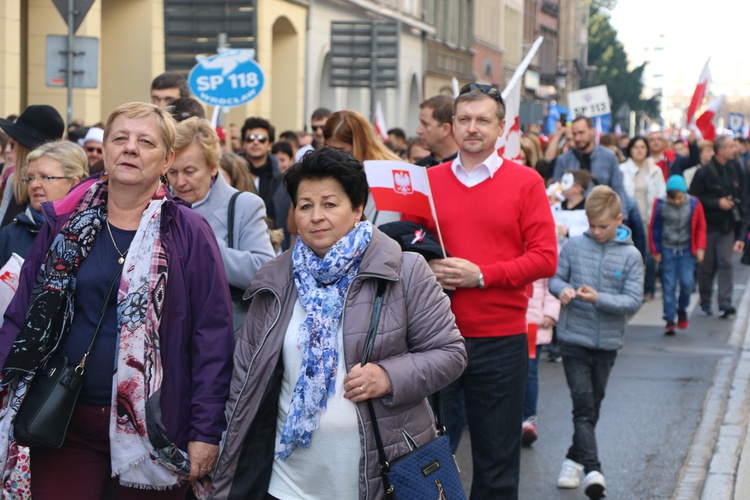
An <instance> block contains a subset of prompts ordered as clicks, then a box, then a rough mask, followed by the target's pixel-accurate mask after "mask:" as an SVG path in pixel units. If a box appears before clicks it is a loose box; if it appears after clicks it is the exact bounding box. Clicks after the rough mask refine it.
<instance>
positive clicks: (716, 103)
mask: <svg viewBox="0 0 750 500" xmlns="http://www.w3.org/2000/svg"><path fill="white" fill-rule="evenodd" d="M723 102H724V96H723V95H720V96H719V97H717V98H716V99H714V100H713V101H711V104H709V105H708V107H707V108H706V110H705V111H704V112H703V114H702V115H700V116H699V117H698V119H697V120H695V126H696V127H698V130H700V133H701V135H702V136H703V138H704V139H705V140H707V141H713V140H714V139H716V127H715V126H714V118H715V117H716V114H717V113H718V112H719V108H721V104H722V103H723Z"/></svg>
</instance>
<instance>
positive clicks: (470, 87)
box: [459, 83, 503, 103]
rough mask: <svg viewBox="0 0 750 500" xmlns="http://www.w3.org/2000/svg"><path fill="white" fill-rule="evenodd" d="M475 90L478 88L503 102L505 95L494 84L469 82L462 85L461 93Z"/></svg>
mask: <svg viewBox="0 0 750 500" xmlns="http://www.w3.org/2000/svg"><path fill="white" fill-rule="evenodd" d="M475 90H478V91H479V92H481V93H482V94H484V95H486V96H489V97H492V98H493V99H495V100H496V101H499V102H501V103H502V102H503V95H502V94H501V93H500V91H499V90H498V89H497V87H493V86H492V85H485V84H483V83H467V84H466V85H464V86H463V87H461V90H460V91H459V94H468V93H469V92H473V91H475Z"/></svg>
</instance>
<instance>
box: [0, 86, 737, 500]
mask: <svg viewBox="0 0 750 500" xmlns="http://www.w3.org/2000/svg"><path fill="white" fill-rule="evenodd" d="M151 97H152V103H127V104H123V105H122V106H120V107H118V108H117V109H115V110H114V111H112V113H111V114H110V115H109V117H108V118H107V120H106V122H104V123H97V124H94V125H92V126H90V127H84V126H83V125H82V124H80V123H73V124H69V125H68V126H67V127H66V125H65V124H64V122H63V120H62V118H61V117H60V115H59V113H58V112H57V111H56V110H55V109H54V108H52V107H51V106H47V105H32V106H29V107H28V108H27V109H25V110H24V111H23V112H22V113H21V114H20V115H18V116H11V117H8V118H7V119H4V120H0V129H2V131H3V132H2V133H0V142H2V146H3V147H2V151H3V158H2V160H3V169H2V182H3V186H2V201H1V202H0V219H2V229H0V260H2V262H0V265H2V264H3V263H5V262H6V261H10V260H11V256H13V255H14V254H15V257H20V258H21V259H23V260H24V263H23V267H22V268H21V271H20V275H19V276H18V281H17V283H16V285H15V287H16V288H17V289H16V291H15V295H14V297H13V299H12V300H9V301H8V303H6V304H2V305H3V306H5V307H7V310H6V313H5V317H4V323H3V326H2V329H0V365H2V371H1V372H0V390H1V391H0V458H2V462H3V463H4V464H5V467H4V471H5V473H4V476H3V482H4V488H5V491H6V493H8V494H9V495H11V496H12V495H16V496H17V497H19V498H22V497H28V496H31V495H33V497H34V498H35V499H37V500H38V499H45V498H81V497H91V498H103V497H104V495H106V494H107V492H109V494H112V495H114V497H115V498H118V499H119V498H153V499H161V498H165V499H166V498H180V499H182V498H196V497H197V498H208V497H211V498H216V499H225V498H258V499H272V498H278V499H315V498H321V499H322V498H362V499H367V498H381V497H383V495H385V494H386V487H385V480H384V478H383V475H382V471H381V470H380V465H379V456H378V446H376V441H381V440H382V445H383V448H384V449H385V452H386V454H387V456H388V457H389V459H391V460H393V459H396V458H397V457H400V456H402V455H404V454H406V453H408V452H409V451H410V450H411V449H413V448H414V447H415V446H421V445H423V444H425V443H427V442H429V441H430V440H431V439H433V438H435V436H436V435H437V433H438V431H439V430H438V429H436V427H435V420H434V412H435V411H438V408H435V407H433V405H431V403H430V395H432V394H434V393H437V392H440V394H441V396H442V398H441V399H442V405H443V407H444V408H445V410H446V412H447V414H448V421H447V427H448V432H449V437H450V438H451V442H452V446H453V447H454V451H455V447H457V446H458V440H459V439H460V436H461V434H462V433H463V432H464V427H467V428H468V432H469V433H470V436H471V459H472V470H473V477H472V481H471V493H470V496H471V498H472V499H486V498H502V499H515V498H518V487H519V476H520V457H521V450H522V447H523V446H531V445H532V444H533V443H534V442H535V441H536V440H537V439H538V437H539V434H538V429H537V427H538V426H539V425H541V422H538V421H537V400H538V392H539V383H540V381H539V377H538V363H539V361H540V358H541V357H542V355H543V353H544V351H545V350H546V351H547V353H548V359H549V360H551V361H562V363H563V366H564V372H565V377H566V380H567V383H568V386H569V388H570V396H571V400H572V403H573V419H572V420H573V432H572V444H571V446H570V448H569V449H568V451H567V454H566V456H565V457H561V458H562V459H563V460H562V468H561V472H560V476H559V478H558V481H557V486H558V487H560V488H578V487H579V486H582V487H583V490H584V492H585V494H586V495H587V496H588V497H590V498H594V499H596V498H602V497H604V496H605V495H606V481H605V478H604V473H603V469H602V465H601V463H600V461H599V458H598V450H597V441H596V432H595V428H596V424H597V421H598V419H599V415H600V410H601V404H602V400H603V399H604V396H605V392H606V386H607V381H608V378H609V375H610V372H611V370H612V368H613V366H614V363H615V360H616V357H617V352H618V350H619V349H620V348H621V347H622V346H623V342H624V338H623V337H624V332H625V324H626V321H627V318H628V317H629V316H631V315H632V314H634V313H635V312H636V311H637V310H638V309H639V307H640V306H641V304H642V303H643V302H645V301H651V300H654V299H655V297H656V296H657V288H658V284H659V283H661V291H662V301H663V318H664V322H665V330H664V333H665V335H667V336H670V337H671V336H674V335H676V333H677V331H678V329H686V328H688V327H689V317H688V313H687V310H688V304H689V300H690V295H691V293H692V292H693V291H694V289H695V286H696V284H695V277H696V276H698V289H699V291H700V301H701V312H702V314H704V315H713V314H714V302H713V297H712V290H713V281H714V278H715V277H717V278H718V282H719V288H718V300H717V303H716V305H717V306H718V311H719V314H720V316H721V317H722V318H729V317H731V316H733V315H734V314H736V310H735V308H734V306H733V302H732V261H731V258H732V252H737V253H743V251H744V250H745V248H744V243H745V226H744V213H745V208H746V207H745V204H746V203H745V202H747V200H749V199H750V196H748V191H749V190H750V182H747V181H746V177H747V172H748V170H747V168H748V160H750V150H748V148H747V146H748V144H747V142H746V141H744V140H742V139H740V140H737V141H735V140H733V139H732V138H729V137H718V138H717V139H716V140H715V141H714V142H713V143H710V142H707V141H700V140H697V138H696V137H694V136H693V135H691V136H690V137H689V138H688V139H687V140H686V141H685V142H682V141H680V140H677V141H674V142H668V141H667V140H666V138H665V136H664V134H663V133H662V132H660V131H655V132H652V133H650V134H648V136H636V137H632V138H631V137H617V136H615V135H613V134H607V135H604V136H602V137H601V138H597V133H596V130H595V128H594V126H593V123H592V121H591V120H590V119H589V118H585V117H577V118H575V119H574V120H572V121H571V122H570V123H560V124H558V126H557V129H556V131H555V133H554V134H552V135H551V136H550V137H545V136H544V135H542V134H540V133H539V130H538V128H537V127H536V126H529V127H528V131H527V132H526V133H525V134H523V136H522V138H521V158H520V161H518V162H515V161H511V160H508V159H505V158H502V157H500V156H499V155H498V152H497V150H496V147H495V145H496V142H497V139H498V137H500V136H501V135H502V134H503V132H504V128H505V104H504V102H503V99H502V97H501V94H500V92H499V90H498V89H497V88H495V87H493V86H490V85H482V84H468V85H465V86H464V87H462V88H461V89H460V92H459V94H458V95H457V96H456V97H455V98H453V97H450V96H446V95H438V96H434V97H431V98H429V99H426V100H425V101H424V102H423V103H421V104H420V107H419V126H418V128H417V130H416V131H415V133H416V136H414V137H408V136H407V134H406V133H405V132H404V131H403V130H402V129H399V128H394V129H391V130H389V131H388V140H385V141H384V140H383V139H381V138H380V137H379V136H378V135H377V134H376V133H375V130H374V128H373V127H372V126H371V125H370V123H369V122H368V120H367V119H366V118H365V117H363V116H362V115H360V114H359V113H357V112H356V111H352V110H337V111H335V112H332V111H330V110H328V109H326V108H319V109H316V110H315V111H314V112H313V113H312V115H311V116H310V132H309V133H307V132H300V131H294V130H287V131H284V132H282V133H280V134H278V135H277V133H276V129H275V128H274V126H273V125H272V124H271V122H270V121H269V120H268V119H266V118H264V117H257V116H255V117H248V118H247V119H246V120H245V121H244V123H243V124H242V126H240V127H238V126H235V125H229V126H228V127H226V129H224V128H218V129H217V128H215V127H213V126H212V125H211V124H210V123H209V122H208V121H207V120H206V119H205V111H204V109H203V106H202V105H201V104H200V103H199V102H198V101H196V100H195V99H194V98H193V97H191V95H190V91H189V88H188V86H187V84H186V82H185V78H184V77H183V76H181V75H178V74H174V73H165V74H163V75H159V76H158V77H157V78H155V79H154V81H153V83H152V89H151ZM367 160H402V161H407V162H409V163H412V164H415V165H419V166H423V167H425V168H427V174H428V177H429V180H430V185H431V191H432V197H433V202H434V207H435V216H436V218H437V221H439V224H440V225H439V228H440V229H439V233H440V238H439V239H438V238H435V235H437V234H438V225H437V221H436V220H433V219H425V218H420V217H415V216H413V215H411V214H408V213H396V212H384V211H378V209H377V207H376V206H375V204H374V202H373V200H372V197H371V196H370V194H369V189H368V184H367V177H366V176H365V173H364V167H363V163H364V162H365V161H367ZM499 204H502V207H503V209H502V210H498V205H499ZM467 207H471V210H467ZM379 227H382V228H383V231H381V230H380V229H379ZM415 228H416V231H415ZM404 235H405V236H404ZM440 245H444V247H443V248H440ZM428 247H429V248H428ZM436 248H437V249H438V250H436ZM404 250H414V251H416V252H417V253H413V252H410V251H406V252H405V251H404ZM419 253H421V254H422V255H418V254H419ZM383 286H384V287H385V293H384V295H383V296H382V297H383V298H382V300H383V303H382V313H381V316H382V319H381V321H380V323H379V325H380V326H379V328H378V330H377V335H376V340H375V343H374V348H373V350H372V353H371V355H370V358H369V362H367V363H366V364H362V363H360V360H361V359H363V352H362V351H363V346H364V338H365V336H366V334H367V332H368V327H369V326H370V324H371V313H372V310H373V303H374V301H376V300H378V297H379V296H380V292H379V291H380V289H381V288H382V287H383ZM678 286H679V292H678V290H677V289H678ZM56 355H64V356H65V358H66V360H67V363H69V364H70V365H78V366H79V368H80V369H81V371H82V373H83V377H82V385H81V388H80V394H79V396H78V399H77V403H76V405H75V408H74V410H73V413H72V416H71V419H70V424H69V426H68V428H67V431H66V434H65V439H64V443H63V445H62V446H61V447H60V448H46V447H39V446H32V447H31V448H26V447H24V446H22V445H21V444H19V443H17V442H16V441H15V438H14V431H13V425H14V419H15V416H16V414H17V412H18V410H19V408H20V407H23V405H24V402H25V396H26V394H27V393H28V392H29V391H31V390H32V389H33V387H34V380H35V377H36V376H39V375H38V374H39V373H41V372H42V371H43V370H44V368H45V366H46V364H47V363H48V362H49V360H50V359H51V358H52V357H53V356H56ZM79 361H80V362H79ZM29 404H30V403H29ZM366 404H372V406H373V407H374V410H373V413H372V415H373V416H374V418H376V419H377V424H378V425H377V427H375V426H374V425H373V423H374V422H372V421H371V417H370V415H371V414H370V413H368V411H367V409H366ZM363 405H364V406H363ZM363 408H365V409H363ZM376 428H379V429H380V431H379V434H378V435H377V436H376V435H375V429H376ZM82 472H85V474H82ZM437 494H438V492H437V491H436V496H437Z"/></svg>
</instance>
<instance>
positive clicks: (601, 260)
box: [591, 244, 607, 349]
mask: <svg viewBox="0 0 750 500" xmlns="http://www.w3.org/2000/svg"><path fill="white" fill-rule="evenodd" d="M606 252H607V245H606V244H605V245H602V256H601V257H600V258H599V276H598V281H597V284H596V290H597V292H601V291H602V265H603V264H604V254H605V253H606ZM591 305H592V306H594V304H591ZM601 326H602V317H601V314H597V315H596V348H597V349H599V348H600V346H601V340H602V328H601Z"/></svg>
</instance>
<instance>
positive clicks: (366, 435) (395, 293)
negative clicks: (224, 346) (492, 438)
mask: <svg viewBox="0 0 750 500" xmlns="http://www.w3.org/2000/svg"><path fill="white" fill-rule="evenodd" d="M376 278H382V279H385V280H388V281H389V284H388V286H387V288H386V292H385V297H384V299H383V309H382V312H381V317H380V324H379V327H378V333H377V336H376V338H375V346H374V349H373V352H372V357H371V361H372V362H374V363H377V364H378V365H380V366H381V367H382V368H383V369H384V370H385V371H386V373H387V374H388V377H389V379H390V382H391V386H392V394H391V395H389V396H387V397H384V398H380V399H375V400H373V404H374V407H375V413H376V415H377V418H378V424H379V428H380V432H381V434H382V438H383V443H384V446H385V451H386V455H387V457H388V458H389V459H393V458H395V457H398V456H401V455H403V454H405V453H407V452H408V451H409V446H408V443H407V440H406V437H405V436H406V435H408V436H409V437H411V438H412V439H413V440H414V441H415V442H416V443H417V445H422V444H424V443H426V442H428V441H429V440H431V439H433V438H434V437H435V435H436V434H435V427H434V420H433V414H432V411H431V409H430V406H429V404H428V402H427V399H426V398H427V396H429V395H430V394H432V393H433V392H435V391H438V390H440V389H442V388H443V387H445V386H446V385H448V384H449V383H450V382H452V381H453V380H455V379H457V378H458V377H459V376H460V375H461V373H462V372H463V370H464V368H465V366H466V350H465V347H464V341H463V338H462V337H461V335H460V333H459V331H458V329H457V328H456V324H455V318H454V316H453V313H452V312H451V306H450V301H449V299H448V297H447V296H446V295H445V294H444V293H443V291H442V289H441V287H440V285H438V283H437V281H436V279H435V276H434V275H433V273H432V271H431V270H430V268H429V266H428V265H427V263H426V262H425V260H424V258H423V257H422V256H420V255H418V254H415V253H410V252H404V253H403V254H402V253H401V249H400V248H399V246H398V245H397V244H396V243H395V242H394V241H393V240H391V239H390V238H388V237H387V236H386V235H385V234H383V233H382V232H380V231H379V230H377V229H374V230H373V235H372V241H371V243H370V246H369V247H368V249H367V250H366V251H365V253H364V256H363V259H362V263H361V265H360V268H359V273H358V274H357V276H356V278H355V279H354V280H352V283H351V284H350V286H349V290H348V293H347V296H346V301H345V306H344V314H343V321H344V326H343V328H344V353H343V354H344V359H345V361H346V366H347V370H349V369H351V368H352V367H353V366H354V365H355V364H358V363H359V362H360V359H361V356H362V350H363V346H364V342H365V338H366V336H367V330H368V327H369V323H370V317H371V315H372V309H373V303H374V301H375V294H376V288H377V283H378V280H377V279H376ZM247 294H248V295H250V296H251V297H252V303H251V305H250V310H249V312H248V314H247V317H246V318H245V323H244V325H243V327H242V333H241V335H240V337H239V339H238V340H237V345H236V348H235V355H234V363H235V365H234V373H233V375H232V382H231V387H230V395H229V401H228V403H227V413H228V419H229V424H228V428H227V432H226V434H225V437H224V440H223V445H222V451H221V454H220V456H219V461H218V464H217V466H216V472H215V474H214V483H213V489H212V498H215V499H243V500H245V499H255V498H257V499H265V498H266V492H267V490H268V483H269V481H270V477H271V468H272V465H273V460H274V445H275V436H276V418H277V413H278V400H279V393H280V388H281V375H282V372H283V366H282V357H281V350H282V344H283V340H284V336H285V334H286V331H287V327H288V326H289V321H290V319H291V316H292V310H293V307H294V304H295V302H296V301H297V290H296V287H295V285H294V279H293V277H292V252H291V250H290V251H287V252H285V253H284V254H282V255H281V256H279V257H278V258H276V259H274V260H272V261H271V262H269V263H268V264H266V265H265V266H264V267H263V268H262V269H261V270H260V271H259V272H258V273H257V274H256V276H255V279H254V280H253V283H252V285H251V287H250V290H248V292H247ZM357 414H358V417H359V423H360V441H361V447H362V450H363V453H362V458H361V461H360V475H359V498H360V499H379V498H382V497H383V495H384V492H383V486H382V480H381V478H380V468H379V462H378V453H377V447H376V445H375V438H374V434H373V429H372V425H371V423H370V415H369V413H368V410H367V405H366V403H358V404H357ZM313 434H314V433H313ZM313 439H314V438H313ZM331 498H335V494H334V492H332V496H331Z"/></svg>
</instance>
